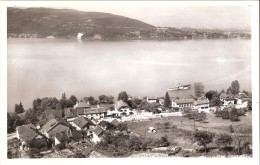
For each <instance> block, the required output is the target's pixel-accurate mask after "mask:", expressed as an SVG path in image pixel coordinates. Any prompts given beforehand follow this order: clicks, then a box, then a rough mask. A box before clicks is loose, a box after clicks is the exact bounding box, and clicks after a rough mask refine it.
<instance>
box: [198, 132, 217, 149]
mask: <svg viewBox="0 0 260 165" xmlns="http://www.w3.org/2000/svg"><path fill="white" fill-rule="evenodd" d="M193 136H194V138H195V140H196V141H197V142H198V145H200V146H203V147H204V151H205V153H207V144H209V143H211V142H212V141H213V138H214V137H215V134H214V133H212V132H209V131H196V132H195V133H194V134H193Z"/></svg>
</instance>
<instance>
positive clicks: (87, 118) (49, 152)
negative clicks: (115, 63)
mask: <svg viewBox="0 0 260 165" xmlns="http://www.w3.org/2000/svg"><path fill="white" fill-rule="evenodd" d="M196 90H197V93H196ZM194 91H195V95H197V94H198V92H202V91H199V90H198V89H196V88H194V90H193V87H191V86H190V85H189V86H181V85H177V86H176V87H175V88H172V89H168V90H167V92H166V95H165V97H149V96H146V97H143V98H140V97H138V98H137V97H131V96H128V95H127V94H126V92H121V93H120V94H119V97H118V100H117V101H115V102H114V101H113V102H110V103H108V102H106V101H104V100H103V101H101V100H100V101H99V102H95V103H94V104H93V103H91V102H90V101H86V100H80V101H78V100H77V101H75V104H74V105H73V106H72V107H65V108H63V109H60V110H57V109H51V108H49V109H46V110H44V111H43V112H42V114H41V118H40V120H38V121H37V122H31V123H27V124H23V125H20V126H17V127H16V128H15V132H13V133H10V134H8V158H19V157H20V158H26V157H27V158H40V157H43V158H47V157H68V158H73V157H74V158H79V157H82V158H84V157H122V156H123V157H128V156H131V155H135V154H133V153H136V154H144V153H151V152H152V153H157V156H158V154H159V157H161V156H163V157H164V156H165V157H167V156H181V157H189V156H205V155H203V154H204V150H203V151H202V152H201V151H200V150H201V149H200V146H198V145H195V142H194V139H193V140H192V139H191V137H192V135H193V132H194V131H195V132H196V131H199V130H202V131H203V130H204V129H206V130H208V129H209V128H211V129H212V130H214V129H216V130H218V129H222V128H223V129H224V128H226V130H224V133H227V134H230V135H227V134H224V136H227V137H231V135H232V136H234V137H235V139H236V140H237V136H239V137H246V139H247V140H245V139H243V140H240V141H239V140H238V141H239V146H238V148H237V147H236V146H233V149H234V151H233V150H232V151H230V152H229V154H231V155H232V153H233V154H234V152H235V151H237V149H238V152H239V153H240V154H242V149H244V152H245V153H247V154H248V153H250V152H251V148H250V146H251V143H250V134H252V132H250V128H248V127H247V128H245V129H249V132H248V130H246V131H247V132H246V133H243V132H240V131H237V132H235V133H234V129H235V130H238V128H242V127H243V126H241V122H242V123H243V122H245V123H243V124H244V126H247V125H246V124H249V127H251V121H250V120H251V110H252V109H250V108H251V107H250V104H251V103H250V102H251V101H250V100H251V96H248V95H249V94H248V93H247V94H246V93H245V92H239V91H237V94H235V95H234V94H232V92H233V91H232V90H227V92H224V91H222V92H221V93H219V94H218V93H217V92H215V93H216V94H214V92H212V91H209V92H207V93H206V94H200V95H199V96H200V97H196V96H193V95H194ZM197 96H198V95H197ZM62 97H63V98H66V96H65V93H64V94H62ZM134 102H135V103H136V102H137V105H135V106H133V103H134ZM130 104H131V105H130ZM35 109H36V108H35ZM224 112H228V117H225V114H226V113H224ZM234 112H236V113H234ZM24 113H25V112H24ZM232 114H233V115H232ZM239 116H240V119H239ZM217 117H222V119H219V118H217ZM223 119H230V120H231V122H227V121H226V120H223ZM248 119H249V120H248ZM240 120H241V121H240ZM214 122H215V123H214ZM233 122H237V123H239V124H233ZM195 123H196V124H195ZM211 123H212V125H211V126H207V124H208V125H209V124H211ZM230 123H231V124H230ZM243 124H242V125H243ZM196 125H197V126H196ZM218 126H219V128H216V127H218ZM243 128H244V127H243ZM232 129H233V132H232ZM243 131H244V130H243ZM251 131H252V130H251ZM176 132H177V133H176ZM219 132H220V133H222V132H223V130H221V131H219ZM179 134H181V135H179ZM244 134H248V135H244ZM182 135H183V137H182ZM222 135H223V134H222ZM213 137H214V136H212V138H213ZM178 138H179V140H178ZM112 139H115V141H113V140H112ZM235 139H233V143H234V142H235ZM248 139H249V140H248ZM186 140H187V141H188V142H187V143H186V144H183V143H185V141H186ZM220 141H221V140H220ZM210 142H212V139H211V141H209V143H210ZM188 143H190V144H191V145H190V146H193V147H190V146H189V145H188ZM223 143H224V144H225V142H223ZM226 143H228V144H229V145H226V146H225V147H230V146H231V143H232V140H230V141H228V142H226ZM240 143H241V144H240ZM242 143H243V145H242ZM245 144H247V145H245ZM112 145H114V146H112ZM120 145H121V146H120ZM242 146H243V147H244V148H243V147H242ZM185 147H186V148H185ZM225 147H224V149H225ZM212 148H214V147H212ZM245 148H246V149H245ZM229 149H230V148H229ZM213 150H214V151H216V150H218V151H222V150H223V148H220V149H218V148H216V147H215V148H214V149H213ZM181 151H182V152H181ZM207 152H208V151H207V148H205V153H207ZM211 152H212V151H211ZM178 153H179V155H178ZM196 153H199V154H196ZM223 153H224V155H225V156H226V155H227V153H228V152H226V150H225V152H223ZM160 154H163V155H160ZM212 154H213V155H214V154H219V152H217V153H212ZM220 155H221V154H220ZM249 155H250V154H249ZM153 156H154V155H153ZM215 156H216V155H215Z"/></svg>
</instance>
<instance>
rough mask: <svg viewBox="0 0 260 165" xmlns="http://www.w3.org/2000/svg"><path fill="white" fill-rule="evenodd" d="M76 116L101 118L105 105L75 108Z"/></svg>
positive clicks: (104, 112) (105, 112) (104, 114)
mask: <svg viewBox="0 0 260 165" xmlns="http://www.w3.org/2000/svg"><path fill="white" fill-rule="evenodd" d="M77 114H78V116H83V117H88V118H89V119H91V120H92V119H97V120H99V119H103V118H104V117H105V116H106V114H107V110H106V109H105V107H99V106H97V107H89V108H87V109H82V108H80V109H77Z"/></svg>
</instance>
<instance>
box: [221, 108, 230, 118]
mask: <svg viewBox="0 0 260 165" xmlns="http://www.w3.org/2000/svg"><path fill="white" fill-rule="evenodd" d="M221 117H222V119H230V118H229V112H228V110H223V111H222V112H221Z"/></svg>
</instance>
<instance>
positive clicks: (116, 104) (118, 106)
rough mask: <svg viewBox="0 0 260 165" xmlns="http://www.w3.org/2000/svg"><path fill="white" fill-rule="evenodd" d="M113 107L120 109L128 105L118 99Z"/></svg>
mask: <svg viewBox="0 0 260 165" xmlns="http://www.w3.org/2000/svg"><path fill="white" fill-rule="evenodd" d="M114 107H115V108H116V109H120V108H121V107H129V106H128V105H127V104H126V103H125V102H124V101H123V100H118V101H117V102H116V103H115V104H114Z"/></svg>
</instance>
